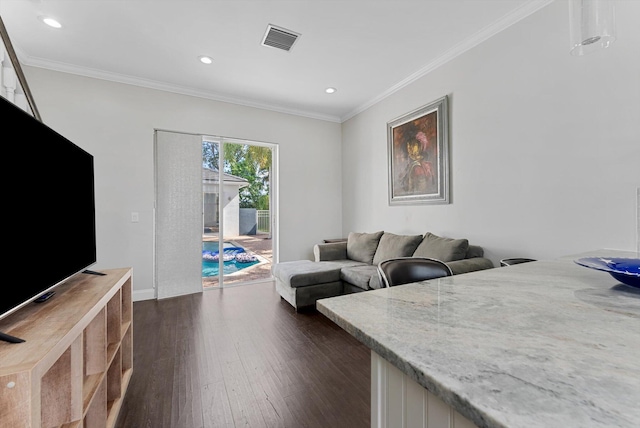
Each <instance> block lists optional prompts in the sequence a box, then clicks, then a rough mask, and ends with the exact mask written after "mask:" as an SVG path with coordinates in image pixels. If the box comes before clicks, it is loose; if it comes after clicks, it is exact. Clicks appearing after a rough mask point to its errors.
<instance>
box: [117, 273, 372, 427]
mask: <svg viewBox="0 0 640 428" xmlns="http://www.w3.org/2000/svg"><path fill="white" fill-rule="evenodd" d="M133 343H134V349H133V351H134V352H133V353H134V356H133V376H132V377H131V381H130V384H129V389H128V391H127V394H126V396H125V399H124V402H123V405H122V409H121V410H120V415H119V418H118V422H117V424H116V427H118V428H134V427H135V428H144V427H149V428H162V427H172V428H173V427H175V428H191V427H196V428H198V427H203V428H208V427H296V428H298V427H322V428H327V427H340V428H342V427H345V428H358V427H369V425H370V408H371V406H370V389H371V385H370V378H371V373H370V366H371V363H370V351H369V349H368V348H367V347H365V346H364V345H362V344H361V343H360V342H358V341H357V340H356V339H354V338H353V337H352V336H350V335H349V334H348V333H346V332H345V331H344V330H342V329H341V328H340V327H338V326H336V325H335V324H334V323H333V322H331V321H329V320H328V319H327V318H326V317H325V316H324V315H322V314H320V313H319V312H316V311H310V312H305V313H296V312H295V311H294V309H293V308H292V307H291V305H289V304H288V303H287V302H286V301H284V300H281V299H280V296H279V295H278V293H277V292H276V291H275V289H274V286H273V283H272V282H265V283H259V284H250V285H243V286H237V287H232V288H226V289H223V290H217V289H216V290H208V291H205V292H203V293H202V294H197V295H189V296H182V297H175V298H172V299H165V300H160V301H157V300H146V301H141V302H135V303H134V305H133Z"/></svg>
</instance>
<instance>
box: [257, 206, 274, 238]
mask: <svg viewBox="0 0 640 428" xmlns="http://www.w3.org/2000/svg"><path fill="white" fill-rule="evenodd" d="M256 216H257V217H258V218H257V220H258V232H262V233H271V219H270V217H269V210H257V211H256Z"/></svg>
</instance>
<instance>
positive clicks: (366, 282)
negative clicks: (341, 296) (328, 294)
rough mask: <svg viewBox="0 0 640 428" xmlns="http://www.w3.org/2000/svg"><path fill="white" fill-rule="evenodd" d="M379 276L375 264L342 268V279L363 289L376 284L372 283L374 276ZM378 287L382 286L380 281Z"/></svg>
mask: <svg viewBox="0 0 640 428" xmlns="http://www.w3.org/2000/svg"><path fill="white" fill-rule="evenodd" d="M377 277H378V270H377V268H376V267H375V266H374V265H361V266H349V267H343V268H342V269H341V270H340V279H342V280H343V281H344V282H348V283H349V284H352V285H355V286H356V287H358V288H361V289H363V290H369V289H371V285H373V286H376V284H375V283H374V284H372V278H377ZM374 282H375V281H374ZM377 287H378V288H380V282H379V281H378V282H377Z"/></svg>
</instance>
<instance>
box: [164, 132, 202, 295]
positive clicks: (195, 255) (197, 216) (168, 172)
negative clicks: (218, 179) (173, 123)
mask: <svg viewBox="0 0 640 428" xmlns="http://www.w3.org/2000/svg"><path fill="white" fill-rule="evenodd" d="M154 150H155V165H156V170H155V175H156V177H155V181H156V206H155V211H156V212H155V229H156V230H155V284H156V296H157V298H158V299H163V298H168V297H174V296H180V295H184V294H192V293H198V292H202V230H203V229H202V228H203V217H202V207H203V205H202V204H203V199H202V198H203V197H202V137H201V136H199V135H192V134H182V133H176V132H168V131H156V133H155V143H154Z"/></svg>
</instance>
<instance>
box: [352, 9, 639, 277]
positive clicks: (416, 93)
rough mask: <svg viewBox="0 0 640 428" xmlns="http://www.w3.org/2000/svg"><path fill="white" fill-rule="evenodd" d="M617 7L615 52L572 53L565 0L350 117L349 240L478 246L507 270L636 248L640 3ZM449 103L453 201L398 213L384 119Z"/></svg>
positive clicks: (387, 119)
mask: <svg viewBox="0 0 640 428" xmlns="http://www.w3.org/2000/svg"><path fill="white" fill-rule="evenodd" d="M616 7H617V20H618V41H617V42H616V43H615V44H614V45H612V47H611V48H609V49H607V50H603V51H600V52H596V53H594V54H592V55H587V56H584V57H572V56H570V55H569V52H568V44H569V22H568V9H567V8H568V6H567V3H566V2H564V1H557V2H554V3H552V4H550V5H549V6H547V7H545V8H543V9H542V10H540V11H538V12H536V13H535V14H533V15H531V16H529V17H528V18H526V19H524V20H522V21H520V22H519V23H517V24H515V25H513V26H511V27H509V28H508V29H506V30H505V31H503V32H501V33H500V34H498V35H496V36H494V37H492V38H491V39H489V40H487V41H486V42H484V43H482V44H480V45H478V46H477V47H475V48H474V49H472V50H470V51H467V52H466V53H464V54H463V55H461V56H459V57H457V58H456V59H454V60H453V61H450V62H449V63H447V64H445V65H444V66H442V67H440V68H438V69H436V70H435V71H433V72H431V73H430V74H428V75H426V76H424V77H422V78H421V79H419V80H418V81H416V82H414V83H412V84H411V85H409V86H408V87H405V88H403V89H402V90H400V91H399V92H396V93H395V94H393V95H391V96H389V97H387V98H386V99H384V100H382V101H381V102H379V103H378V104H376V105H374V106H372V107H370V108H369V109H368V110H366V111H364V112H362V113H360V114H359V115H357V116H355V117H353V118H351V119H350V120H348V121H346V122H345V123H344V124H343V130H342V132H343V136H342V139H343V146H342V153H343V193H342V203H343V234H346V233H348V232H349V231H360V232H363V231H374V230H387V231H390V232H395V233H424V232H427V231H430V232H433V233H435V234H439V235H443V236H449V237H456V238H461V237H467V238H469V240H470V242H471V243H474V244H478V245H481V246H483V247H484V248H485V251H486V255H487V256H488V257H490V258H491V259H493V260H494V262H495V263H496V265H497V262H498V260H499V259H501V258H503V257H511V256H512V257H519V256H522V257H532V258H536V259H543V258H552V257H557V256H561V255H568V254H574V253H577V252H582V251H587V250H593V249H598V248H603V247H608V248H617V249H625V250H631V251H633V250H635V249H636V248H637V247H636V242H635V241H636V230H635V229H636V189H637V188H638V187H640V55H639V53H640V25H638V23H639V22H640V2H639V1H617V2H616ZM445 94H448V95H449V96H450V135H451V144H450V157H451V198H452V203H451V204H449V205H430V206H424V205H423V206H410V207H405V206H393V207H390V206H389V205H388V201H387V199H388V198H387V139H386V123H387V122H388V121H390V120H392V119H395V118H396V117H398V116H401V115H403V114H405V113H407V112H409V111H412V110H414V109H416V108H418V107H420V106H422V105H425V104H428V103H430V102H431V101H433V100H436V99H438V98H440V97H441V96H443V95H445Z"/></svg>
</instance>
